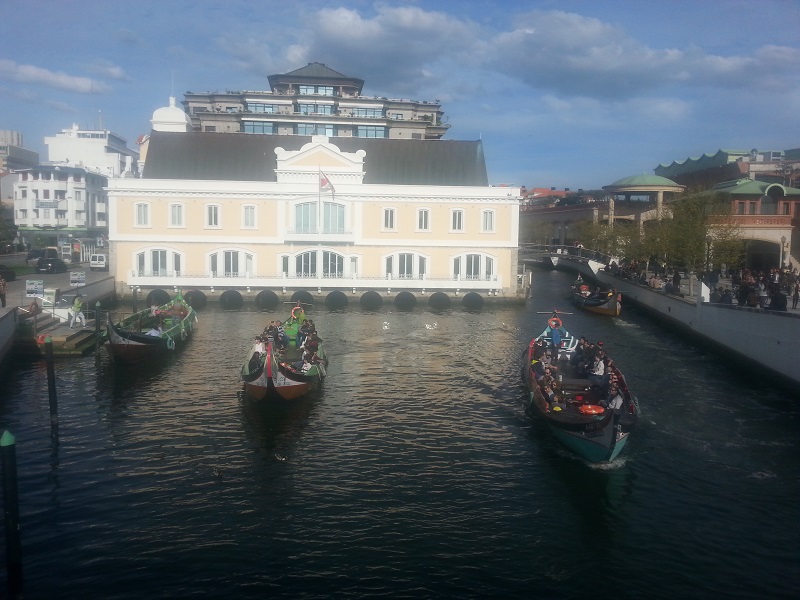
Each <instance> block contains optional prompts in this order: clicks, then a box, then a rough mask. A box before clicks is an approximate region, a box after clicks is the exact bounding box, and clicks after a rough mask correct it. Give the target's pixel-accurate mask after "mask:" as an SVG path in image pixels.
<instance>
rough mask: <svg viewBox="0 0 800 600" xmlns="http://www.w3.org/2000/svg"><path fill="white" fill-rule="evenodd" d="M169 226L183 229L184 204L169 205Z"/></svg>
mask: <svg viewBox="0 0 800 600" xmlns="http://www.w3.org/2000/svg"><path fill="white" fill-rule="evenodd" d="M169 226H170V227H183V204H170V205H169Z"/></svg>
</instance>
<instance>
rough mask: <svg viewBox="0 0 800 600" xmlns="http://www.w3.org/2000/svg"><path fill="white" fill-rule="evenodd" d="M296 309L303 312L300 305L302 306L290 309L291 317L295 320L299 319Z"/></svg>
mask: <svg viewBox="0 0 800 600" xmlns="http://www.w3.org/2000/svg"><path fill="white" fill-rule="evenodd" d="M298 311H299V312H300V313H302V312H303V307H302V306H295V307H294V308H293V309H292V318H293V319H294V320H295V321H297V320H299V319H300V317H298V316H297V314H298Z"/></svg>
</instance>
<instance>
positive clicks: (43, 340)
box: [36, 333, 47, 344]
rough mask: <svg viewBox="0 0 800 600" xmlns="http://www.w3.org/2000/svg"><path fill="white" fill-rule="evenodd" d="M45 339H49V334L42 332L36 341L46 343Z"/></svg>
mask: <svg viewBox="0 0 800 600" xmlns="http://www.w3.org/2000/svg"><path fill="white" fill-rule="evenodd" d="M45 340H47V334H46V333H42V334H41V335H39V337H38V338H36V343H37V344H44V343H45Z"/></svg>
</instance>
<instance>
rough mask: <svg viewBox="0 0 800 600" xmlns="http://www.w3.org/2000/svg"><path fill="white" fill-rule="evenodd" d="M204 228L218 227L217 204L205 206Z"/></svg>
mask: <svg viewBox="0 0 800 600" xmlns="http://www.w3.org/2000/svg"><path fill="white" fill-rule="evenodd" d="M206 227H214V228H218V227H219V205H218V204H206Z"/></svg>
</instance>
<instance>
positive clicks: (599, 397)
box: [522, 311, 639, 463]
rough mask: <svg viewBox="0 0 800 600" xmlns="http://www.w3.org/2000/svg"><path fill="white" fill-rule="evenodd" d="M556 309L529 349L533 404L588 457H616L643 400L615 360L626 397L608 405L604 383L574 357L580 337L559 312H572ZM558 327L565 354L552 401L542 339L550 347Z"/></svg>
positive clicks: (591, 459)
mask: <svg viewBox="0 0 800 600" xmlns="http://www.w3.org/2000/svg"><path fill="white" fill-rule="evenodd" d="M550 314H551V316H550V318H549V319H548V322H547V327H545V329H544V331H543V332H542V333H541V334H539V335H538V336H536V337H535V338H533V339H532V340H531V341H530V343H529V344H528V348H527V350H526V351H525V357H526V358H525V362H526V364H525V365H524V367H523V369H522V377H523V380H524V382H525V385H526V386H527V387H528V390H529V392H530V399H529V404H528V408H529V409H530V410H531V411H535V412H536V413H538V414H539V415H541V416H542V417H543V418H544V419H545V421H546V422H547V424H548V426H549V428H550V430H551V431H552V432H553V434H554V435H555V437H556V438H557V439H558V440H559V441H560V442H562V443H563V444H564V445H565V446H567V447H568V448H569V449H570V450H572V451H573V452H575V453H576V454H578V455H579V456H581V457H582V458H584V459H586V460H588V461H589V462H593V463H599V462H610V461H612V460H614V459H615V458H616V457H617V456H618V455H619V453H620V452H622V449H623V448H624V447H625V444H626V443H627V441H628V437H629V434H630V432H631V431H632V429H633V428H634V427H635V425H636V423H637V421H638V419H639V403H638V400H637V399H636V396H634V395H633V393H632V392H631V391H630V390H629V389H628V384H627V382H626V380H625V377H624V376H623V374H622V372H621V371H620V370H619V369H618V368H617V367H616V366H615V365H613V362H612V365H611V368H610V372H611V373H613V376H614V378H615V379H616V385H617V387H618V390H619V395H620V396H621V398H622V401H621V406H620V407H618V408H617V409H613V408H611V407H605V403H606V400H607V396H606V395H605V394H604V393H603V387H604V386H603V384H602V383H601V382H595V381H592V380H591V379H590V378H589V377H587V376H585V375H583V374H581V373H580V370H579V365H577V364H576V361H575V360H573V358H576V357H575V352H576V347H577V345H578V341H577V340H576V339H575V337H574V336H573V335H572V334H570V333H569V332H568V331H567V330H566V329H565V328H564V326H563V323H562V321H561V318H560V316H559V315H562V314H568V313H561V312H559V311H553V312H552V313H550ZM554 330H558V332H559V334H560V338H561V343H560V348H559V358H558V360H555V361H553V365H555V366H556V367H557V370H556V373H557V375H556V376H555V377H554V379H555V382H553V386H554V387H555V390H554V391H555V394H556V396H557V398H558V400H557V401H556V402H550V401H548V398H547V393H548V391H547V390H546V388H545V385H546V383H547V382H548V380H547V379H546V376H543V372H542V368H541V364H542V363H541V361H539V360H538V358H539V357H540V356H539V354H538V348H537V340H542V341H544V343H545V344H546V346H547V347H550V346H551V345H552V336H553V331H554Z"/></svg>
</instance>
